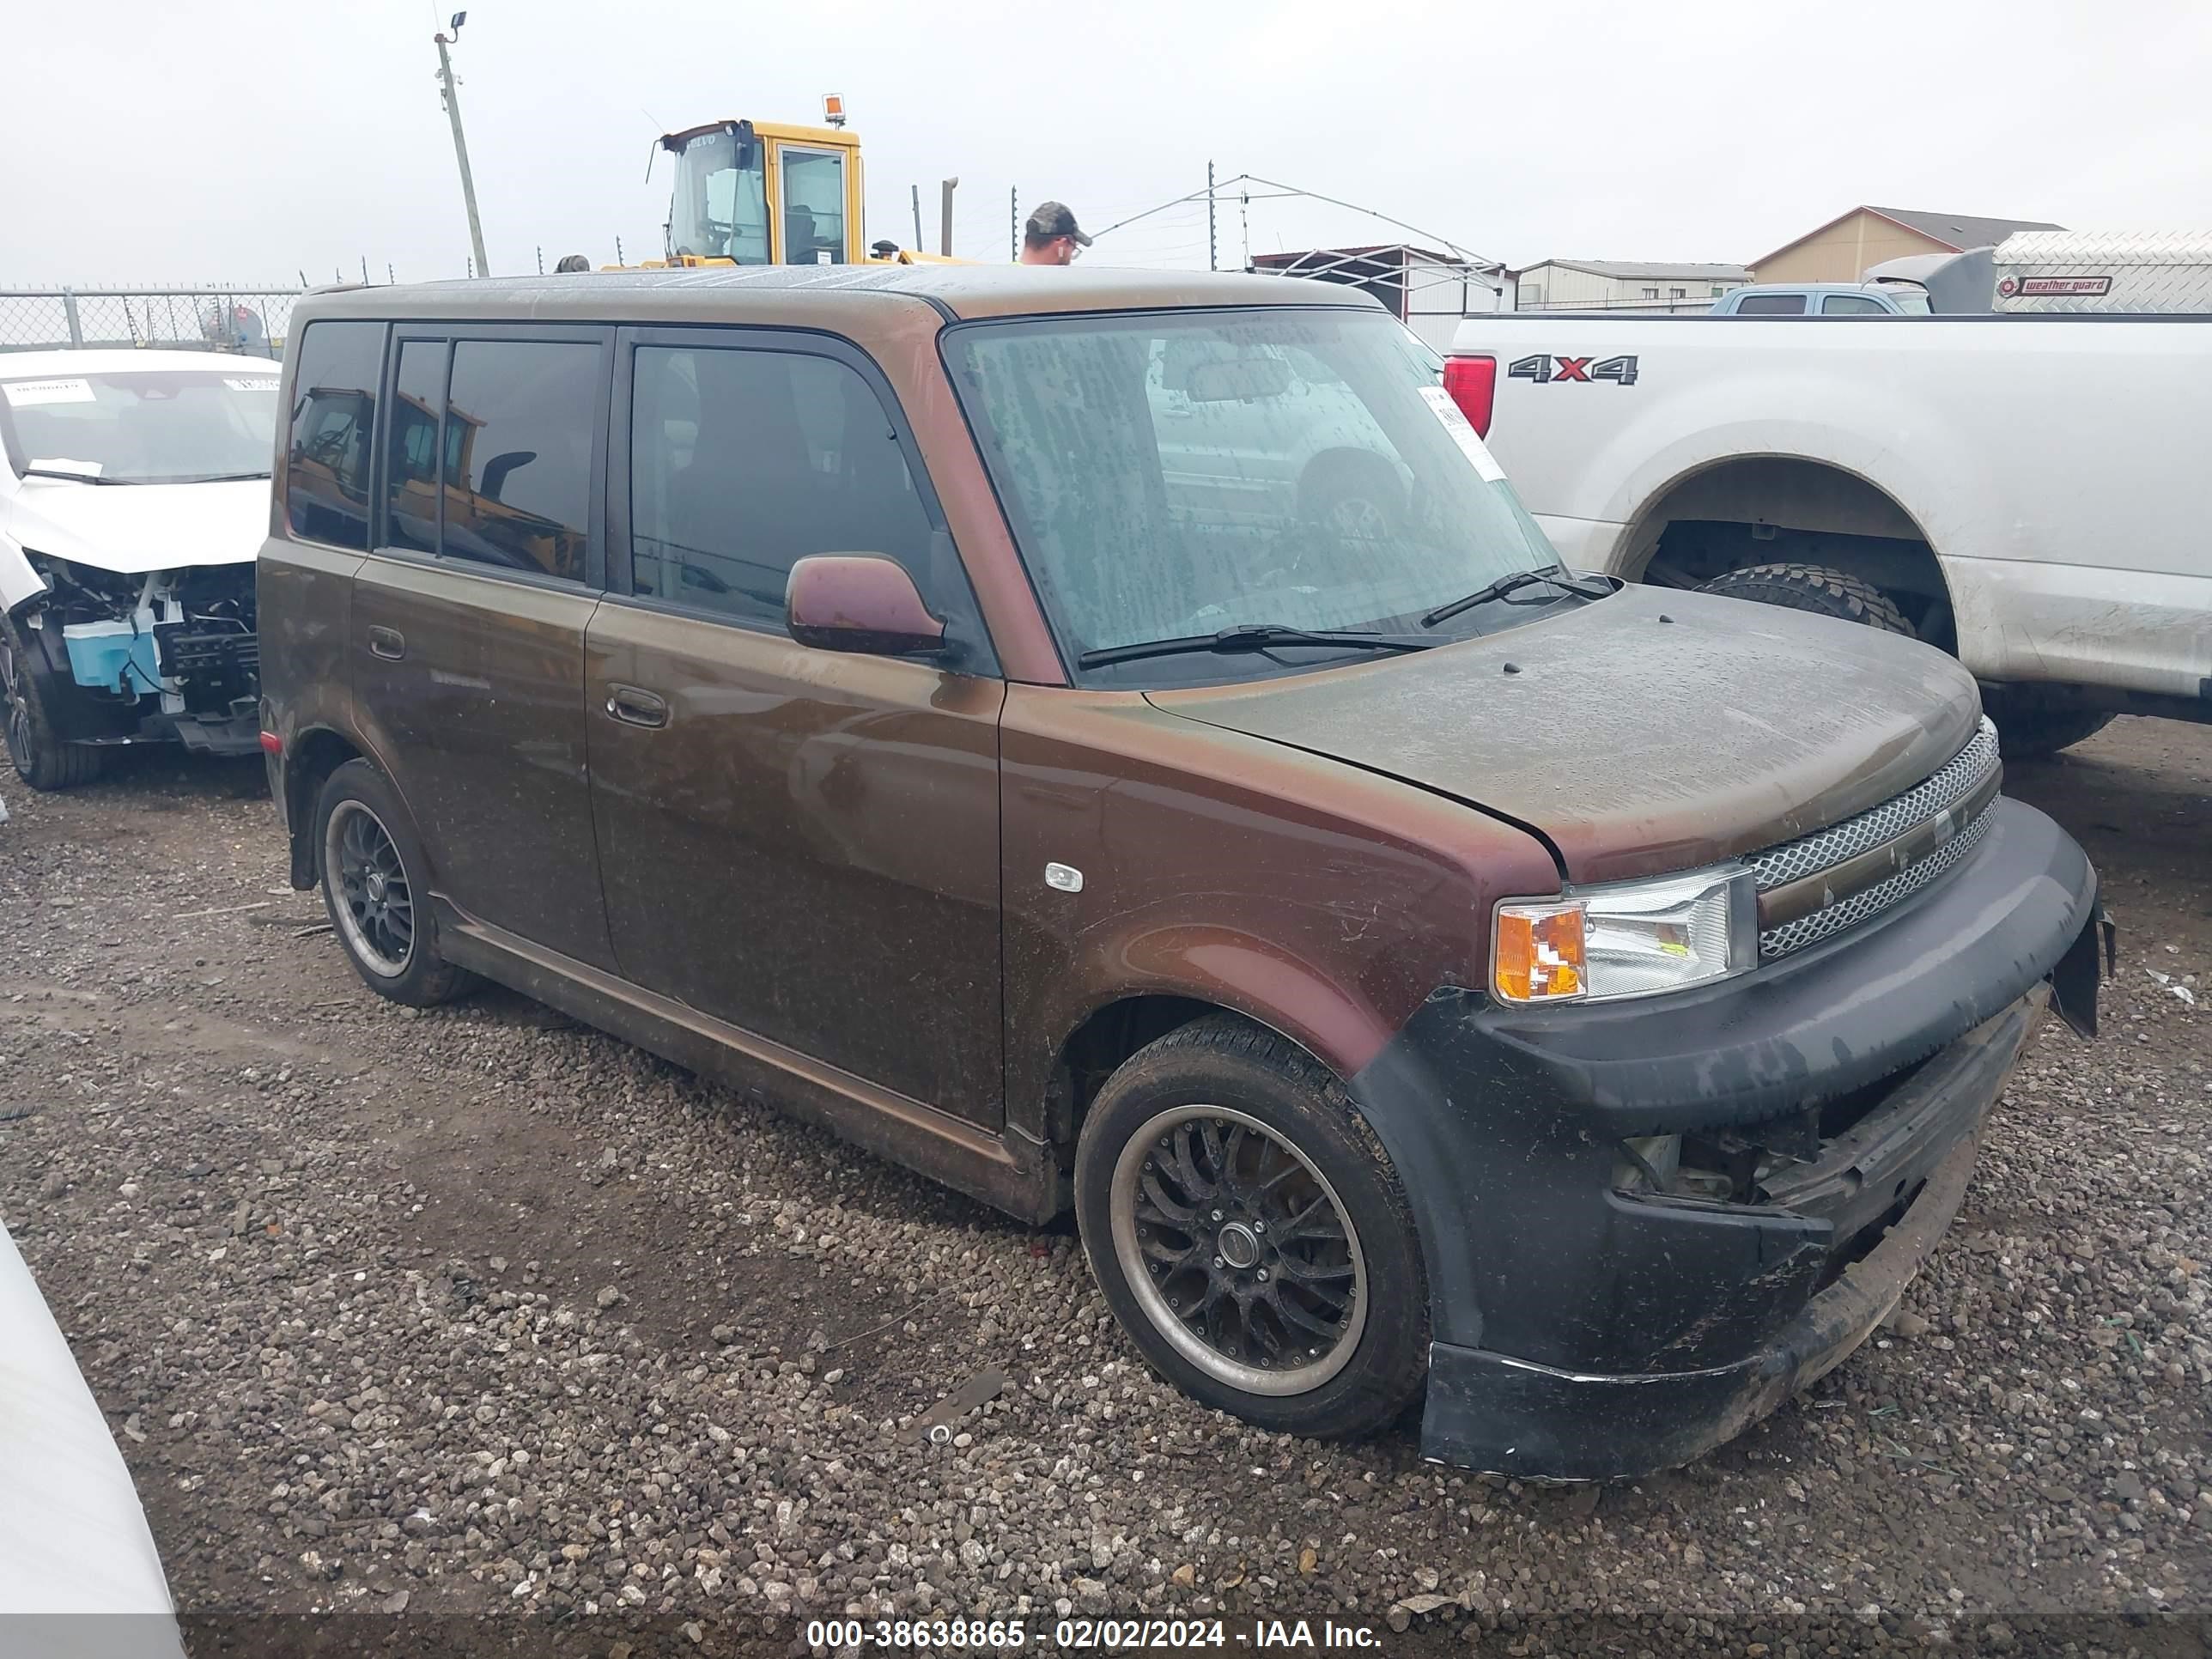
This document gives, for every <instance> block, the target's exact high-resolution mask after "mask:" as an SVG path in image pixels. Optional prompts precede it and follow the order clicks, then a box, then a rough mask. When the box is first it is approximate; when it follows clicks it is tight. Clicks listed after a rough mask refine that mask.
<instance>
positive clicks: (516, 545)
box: [441, 340, 599, 582]
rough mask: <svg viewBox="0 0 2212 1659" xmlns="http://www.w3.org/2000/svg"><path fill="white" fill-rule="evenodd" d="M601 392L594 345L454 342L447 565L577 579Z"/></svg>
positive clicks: (586, 534) (447, 448)
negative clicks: (470, 563) (468, 563)
mask: <svg viewBox="0 0 2212 1659" xmlns="http://www.w3.org/2000/svg"><path fill="white" fill-rule="evenodd" d="M598 417H599V347H597V346H596V345H588V344H585V343H574V344H570V343H562V342H556V341H549V340H461V341H458V342H456V343H455V344H454V346H453V385H452V387H451V389H450V390H449V391H448V392H447V403H446V441H445V474H446V525H445V538H444V542H443V544H442V546H441V552H442V553H443V554H444V555H445V556H446V557H447V558H449V559H472V560H475V561H477V562H480V563H483V564H496V565H504V566H506V567H507V568H509V569H514V570H529V571H535V572H537V573H538V574H542V575H547V576H557V577H560V578H561V579H562V580H564V581H572V582H580V581H582V580H584V557H585V549H586V546H587V545H588V544H589V542H590V535H589V532H588V529H587V526H588V525H589V524H590V521H591V504H592V432H593V430H594V429H595V428H596V427H597V425H598Z"/></svg>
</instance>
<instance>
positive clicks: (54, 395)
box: [0, 380, 93, 409]
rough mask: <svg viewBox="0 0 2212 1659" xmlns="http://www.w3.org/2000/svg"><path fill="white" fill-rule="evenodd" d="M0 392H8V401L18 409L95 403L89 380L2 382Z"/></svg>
mask: <svg viewBox="0 0 2212 1659" xmlns="http://www.w3.org/2000/svg"><path fill="white" fill-rule="evenodd" d="M0 390H4V391H5V392H7V394H8V401H9V403H11V404H14V405H15V407H16V408H18V409H33V408H36V407H37V406H38V405H39V404H88V403H90V402H92V401H93V397H92V382H91V381H89V380H9V381H5V382H0Z"/></svg>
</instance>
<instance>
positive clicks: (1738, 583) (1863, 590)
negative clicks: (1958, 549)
mask: <svg viewBox="0 0 2212 1659" xmlns="http://www.w3.org/2000/svg"><path fill="white" fill-rule="evenodd" d="M1698 592H1700V593H1718V594H1721V595H1723V597H1724V598H1727V599H1751V600H1753V601H1755V602H1756V603H1758V604H1760V605H1780V606H1782V607H1783V608H1784V610H1786V611H1812V612H1813V613H1814V615H1815V616H1820V617H1835V618H1836V619H1837V620H1838V622H1855V623H1865V624H1866V625H1867V626H1868V627H1869V628H1879V629H1881V630H1882V632H1884V633H1885V634H1902V635H1905V638H1906V639H1908V640H1910V639H1916V638H1917V637H1918V635H1916V634H1915V633H1914V632H1913V629H1912V624H1911V623H1909V622H1907V621H1905V613H1904V612H1903V611H1899V609H1898V608H1897V606H1896V605H1894V604H1893V603H1892V601H1891V600H1890V598H1889V596H1888V595H1887V594H1886V593H1884V592H1882V591H1881V589H1880V588H1878V587H1876V586H1875V585H1874V584H1873V583H1872V582H1869V581H1863V580H1860V579H1859V578H1858V577H1857V576H1854V575H1852V574H1850V573H1849V572H1848V571H1843V570H1832V569H1830V568H1828V567H1827V566H1826V565H1824V564H1754V565H1751V566H1747V568H1744V569H1741V570H1731V571H1729V572H1728V573H1727V574H1725V575H1720V576H1716V577H1714V578H1713V579H1712V580H1711V581H1709V582H1707V583H1705V585H1704V586H1702V587H1700V588H1699V589H1698Z"/></svg>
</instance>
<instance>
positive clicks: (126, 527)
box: [8, 478, 269, 575]
mask: <svg viewBox="0 0 2212 1659" xmlns="http://www.w3.org/2000/svg"><path fill="white" fill-rule="evenodd" d="M8 532H9V535H10V536H12V537H13V538H15V540H16V541H17V542H19V543H21V544H22V545H23V546H25V547H27V548H31V549H33V550H35V551H37V552H40V553H50V554H52V556H54V557H55V558H58V559H67V560H69V561H70V562H71V563H73V564H88V565H91V566H92V567H94V568H95V569H100V570H114V571H120V572H122V573H124V574H128V575H140V574H144V573H145V572H147V571H149V570H174V569H178V568H181V567H183V566H185V565H196V564H244V563H246V562H247V561H249V560H251V559H252V558H253V557H254V556H256V555H257V554H258V553H259V552H260V551H261V544H262V543H263V542H264V541H265V540H267V539H268V536H269V480H268V479H266V478H240V479H237V480H234V481H232V482H229V483H185V484H115V485H100V484H88V483H70V482H69V481H67V480H64V479H60V478H26V479H24V480H23V482H22V486H21V490H20V491H19V492H18V493H17V495H16V496H15V502H14V510H13V512H12V513H10V515H9V521H8Z"/></svg>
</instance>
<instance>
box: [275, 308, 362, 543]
mask: <svg viewBox="0 0 2212 1659" xmlns="http://www.w3.org/2000/svg"><path fill="white" fill-rule="evenodd" d="M299 351H300V355H299V367H298V368H297V369H296V370H295V372H294V374H293V377H292V434H291V439H290V441H289V444H288V445H287V447H286V449H285V452H284V513H285V520H286V522H287V523H288V524H289V526H290V527H291V532H292V533H293V534H294V535H295V536H302V537H306V538H308V539H309V540H312V541H319V542H328V543H329V544H331V545H332V546H334V547H349V548H353V549H356V550H359V551H362V552H366V551H367V550H368V489H369V484H368V457H369V439H370V436H371V435H372V434H374V431H375V430H376V387H377V382H378V381H379V380H380V379H381V378H382V377H383V374H384V325H383V324H381V323H343V322H331V323H310V324H309V325H307V328H306V329H305V330H304V331H302V332H301V336H300V348H299Z"/></svg>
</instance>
